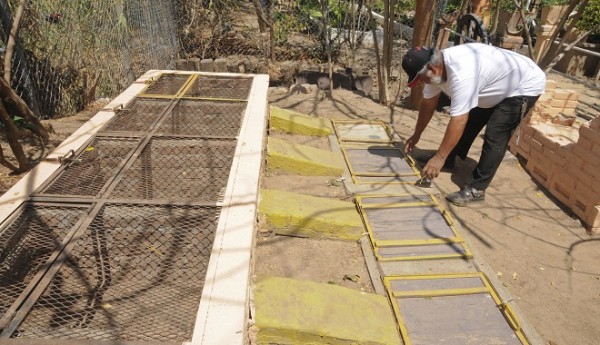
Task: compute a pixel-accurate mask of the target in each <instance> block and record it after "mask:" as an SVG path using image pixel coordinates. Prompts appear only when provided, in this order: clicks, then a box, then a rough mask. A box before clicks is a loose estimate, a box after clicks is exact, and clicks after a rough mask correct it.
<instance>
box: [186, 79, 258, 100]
mask: <svg viewBox="0 0 600 345" xmlns="http://www.w3.org/2000/svg"><path fill="white" fill-rule="evenodd" d="M251 86H252V78H249V77H229V76H214V75H202V74H200V75H194V76H193V79H192V80H191V81H190V82H189V83H188V85H187V87H186V88H185V90H183V91H182V94H181V97H182V98H189V99H213V100H221V101H244V102H245V101H246V100H247V99H248V95H249V94H250V88H251Z"/></svg>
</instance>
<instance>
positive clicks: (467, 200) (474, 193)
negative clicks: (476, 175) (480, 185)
mask: <svg viewBox="0 0 600 345" xmlns="http://www.w3.org/2000/svg"><path fill="white" fill-rule="evenodd" d="M446 200H448V201H450V202H451V203H453V204H454V205H456V206H466V205H468V204H472V203H476V202H483V201H484V200H485V190H477V189H475V188H473V187H470V186H465V187H463V189H461V190H460V191H458V192H454V193H451V194H448V195H446Z"/></svg>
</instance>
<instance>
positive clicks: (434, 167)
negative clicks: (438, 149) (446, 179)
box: [421, 153, 446, 180]
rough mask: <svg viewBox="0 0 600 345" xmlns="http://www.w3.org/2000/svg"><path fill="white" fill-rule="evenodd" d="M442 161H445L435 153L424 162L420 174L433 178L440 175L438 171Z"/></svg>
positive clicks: (440, 168)
mask: <svg viewBox="0 0 600 345" xmlns="http://www.w3.org/2000/svg"><path fill="white" fill-rule="evenodd" d="M444 162H446V159H445V158H444V157H442V156H440V155H439V154H437V153H436V154H435V155H434V156H433V157H431V159H430V160H429V161H428V162H427V164H425V167H424V168H423V171H422V172H421V175H423V176H424V177H427V178H429V179H432V180H433V179H434V178H436V177H438V176H439V175H440V171H441V170H442V167H443V166H444Z"/></svg>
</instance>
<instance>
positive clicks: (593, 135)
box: [579, 123, 600, 145]
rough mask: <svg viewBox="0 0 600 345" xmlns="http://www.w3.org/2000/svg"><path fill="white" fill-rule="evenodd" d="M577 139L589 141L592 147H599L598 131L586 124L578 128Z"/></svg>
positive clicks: (599, 137) (599, 135) (599, 132)
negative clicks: (592, 144)
mask: <svg viewBox="0 0 600 345" xmlns="http://www.w3.org/2000/svg"><path fill="white" fill-rule="evenodd" d="M579 137H580V138H586V139H588V140H590V141H591V142H592V143H594V145H600V131H598V130H595V129H592V128H590V126H589V125H588V124H587V123H586V124H584V125H583V126H581V127H579Z"/></svg>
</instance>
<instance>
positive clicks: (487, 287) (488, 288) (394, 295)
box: [383, 272, 530, 345]
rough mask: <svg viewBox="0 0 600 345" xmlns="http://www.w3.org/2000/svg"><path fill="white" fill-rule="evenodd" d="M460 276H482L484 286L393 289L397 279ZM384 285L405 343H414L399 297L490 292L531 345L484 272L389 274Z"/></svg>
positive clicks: (514, 326)
mask: <svg viewBox="0 0 600 345" xmlns="http://www.w3.org/2000/svg"><path fill="white" fill-rule="evenodd" d="M459 278H480V279H481V282H482V285H483V286H482V287H475V288H464V289H439V290H416V291H393V289H392V281H395V280H419V279H420V280H424V279H459ZM383 285H384V286H385V289H386V290H387V293H388V298H389V300H390V303H391V304H392V308H393V310H394V315H395V316H396V320H397V321H398V327H399V329H400V333H401V335H402V339H403V340H404V344H405V345H412V341H411V339H410V337H409V333H408V329H407V327H406V324H405V322H404V319H403V318H402V314H401V312H400V306H399V305H398V301H397V299H399V298H414V297H421V298H428V297H444V296H458V295H473V294H481V293H487V294H489V295H490V296H491V297H492V299H493V300H494V303H496V306H498V309H499V310H500V312H501V313H502V315H503V316H504V318H505V319H506V322H507V323H508V325H509V326H510V327H511V328H512V330H513V331H514V332H515V335H516V336H517V338H519V341H521V343H522V344H524V345H529V344H530V343H529V341H528V340H527V337H526V336H525V334H523V330H522V328H521V324H520V321H519V319H518V318H517V316H516V314H515V312H514V311H513V310H512V308H511V307H510V306H509V305H508V304H507V303H505V302H502V300H501V299H500V296H499V295H498V292H497V291H496V290H495V289H494V287H493V286H492V284H491V283H490V281H489V280H488V278H487V277H486V275H485V274H483V273H482V272H474V273H462V274H427V275H407V276H388V277H384V278H383Z"/></svg>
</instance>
